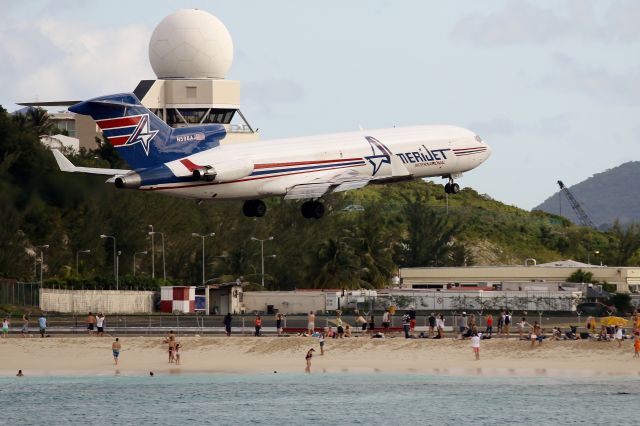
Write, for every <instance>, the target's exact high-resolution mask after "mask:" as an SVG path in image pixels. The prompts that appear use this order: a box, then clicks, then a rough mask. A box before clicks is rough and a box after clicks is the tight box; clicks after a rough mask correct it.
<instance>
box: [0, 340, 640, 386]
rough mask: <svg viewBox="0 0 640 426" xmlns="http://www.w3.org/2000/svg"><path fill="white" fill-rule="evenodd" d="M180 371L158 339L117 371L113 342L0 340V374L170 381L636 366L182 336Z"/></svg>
mask: <svg viewBox="0 0 640 426" xmlns="http://www.w3.org/2000/svg"><path fill="white" fill-rule="evenodd" d="M177 341H178V342H180V344H181V346H182V347H183V350H182V362H181V365H175V364H173V363H169V362H168V352H167V345H166V344H165V343H163V338H162V337H159V336H144V337H134V336H123V337H120V342H121V343H122V351H121V354H120V362H119V365H117V366H115V365H114V363H113V357H112V352H111V343H112V342H113V338H111V337H108V336H104V337H93V336H92V337H90V336H83V337H75V336H60V337H49V338H44V339H43V338H40V337H36V336H33V337H31V338H20V337H12V338H9V339H2V340H0V353H1V354H2V365H1V366H0V375H2V376H13V375H15V374H16V372H17V371H18V370H19V369H21V370H23V372H24V373H25V375H31V376H73V375H79V376H84V375H111V374H114V373H117V374H122V375H143V374H148V373H149V371H153V372H154V374H156V375H167V374H183V373H184V374H244V373H247V374H262V373H264V374H273V372H274V371H277V372H279V373H297V372H300V373H301V372H303V371H304V368H305V354H306V353H307V351H308V350H309V348H315V350H316V352H315V354H314V356H313V360H312V368H311V372H312V373H402V374H407V373H421V374H435V375H464V376H468V375H479V376H482V375H486V376H511V375H521V376H549V377H557V376H567V377H597V376H634V377H637V376H638V375H640V359H638V358H635V359H634V358H633V343H632V341H625V342H623V345H622V347H621V348H618V345H617V343H613V342H597V341H545V342H544V343H543V344H542V345H540V346H538V345H537V344H536V345H535V346H534V347H533V348H532V347H531V344H530V343H529V342H528V341H520V340H517V339H515V338H510V339H491V340H483V341H482V344H481V358H480V360H479V361H476V360H475V359H474V355H473V353H472V350H471V343H470V341H469V340H456V339H451V338H447V339H442V340H432V339H404V338H401V337H395V338H385V339H370V338H367V337H352V338H345V339H327V341H326V345H325V355H324V356H321V355H320V350H319V345H318V340H317V339H316V338H311V337H297V336H296V337H239V336H238V337H236V336H232V337H199V336H194V335H189V336H181V335H180V334H178V338H177Z"/></svg>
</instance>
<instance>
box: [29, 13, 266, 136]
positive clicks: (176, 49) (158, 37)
mask: <svg viewBox="0 0 640 426" xmlns="http://www.w3.org/2000/svg"><path fill="white" fill-rule="evenodd" d="M149 61H150V63H151V67H152V69H153V71H154V73H155V74H156V77H157V79H155V80H142V81H140V83H139V84H138V85H137V87H136V88H135V89H134V90H133V93H134V94H135V95H136V96H137V97H138V99H139V100H140V102H141V103H142V105H144V106H145V107H146V108H148V109H150V110H151V111H152V112H153V113H155V114H156V115H157V116H158V117H160V118H161V119H162V120H164V121H165V122H166V123H167V124H169V125H170V126H172V127H188V126H194V125H202V124H222V125H224V127H225V129H226V131H227V135H226V137H225V138H224V139H223V140H222V141H221V143H222V144H228V143H237V142H248V141H256V140H258V132H257V129H254V128H253V127H252V126H251V125H250V124H249V121H248V120H247V118H246V117H245V115H244V114H243V113H242V111H241V110H240V82H239V81H235V80H227V79H226V73H227V71H228V70H229V68H230V67H231V64H232V62H233V41H232V39H231V35H230V34H229V31H228V30H227V28H226V26H225V25H224V24H223V23H222V22H221V21H220V20H219V19H218V18H216V17H215V16H213V15H211V14H210V13H208V12H205V11H203V10H197V9H185V10H179V11H177V12H175V13H172V14H170V15H168V16H167V17H165V18H164V19H163V20H162V21H161V22H160V23H159V24H158V26H157V27H156V28H155V30H154V31H153V34H152V36H151V40H150V42H149ZM124 91H126V89H125V90H123V92H124ZM96 95H98V94H96ZM77 102H80V100H75V101H49V102H22V103H20V104H19V105H24V106H37V107H44V108H53V107H60V106H70V105H73V104H75V103H77ZM51 118H52V120H53V121H54V122H55V124H56V125H57V126H58V127H60V128H61V129H64V130H66V131H67V132H68V134H69V136H70V137H75V138H77V139H78V140H79V146H80V148H86V149H95V148H96V143H95V137H96V136H101V133H100V129H98V127H97V126H96V123H95V122H94V121H93V120H92V119H91V117H89V116H82V115H76V114H73V113H70V112H68V111H64V112H59V113H54V114H52V117H51Z"/></svg>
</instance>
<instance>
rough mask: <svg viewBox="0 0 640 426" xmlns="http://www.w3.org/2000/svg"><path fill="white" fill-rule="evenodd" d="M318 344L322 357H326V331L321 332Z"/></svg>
mask: <svg viewBox="0 0 640 426" xmlns="http://www.w3.org/2000/svg"><path fill="white" fill-rule="evenodd" d="M318 342H319V343H320V355H324V331H321V332H320V336H319V337H318Z"/></svg>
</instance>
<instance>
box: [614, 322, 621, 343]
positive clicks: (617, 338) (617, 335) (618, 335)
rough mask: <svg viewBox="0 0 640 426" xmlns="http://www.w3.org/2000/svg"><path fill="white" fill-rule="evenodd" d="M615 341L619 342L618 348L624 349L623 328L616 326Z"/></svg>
mask: <svg viewBox="0 0 640 426" xmlns="http://www.w3.org/2000/svg"><path fill="white" fill-rule="evenodd" d="M615 339H616V341H617V342H618V347H619V348H620V347H622V327H618V326H617V325H616V334H615Z"/></svg>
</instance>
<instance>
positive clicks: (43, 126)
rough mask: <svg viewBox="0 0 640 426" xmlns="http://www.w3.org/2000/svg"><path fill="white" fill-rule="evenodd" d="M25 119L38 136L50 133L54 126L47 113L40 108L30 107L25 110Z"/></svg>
mask: <svg viewBox="0 0 640 426" xmlns="http://www.w3.org/2000/svg"><path fill="white" fill-rule="evenodd" d="M27 121H28V122H29V123H30V124H31V127H32V128H33V129H34V130H35V131H36V132H37V134H38V136H42V135H50V134H51V132H52V131H53V128H54V127H55V124H54V123H53V121H51V119H50V118H49V113H48V112H47V111H46V110H44V109H42V108H30V109H29V110H28V111H27Z"/></svg>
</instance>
